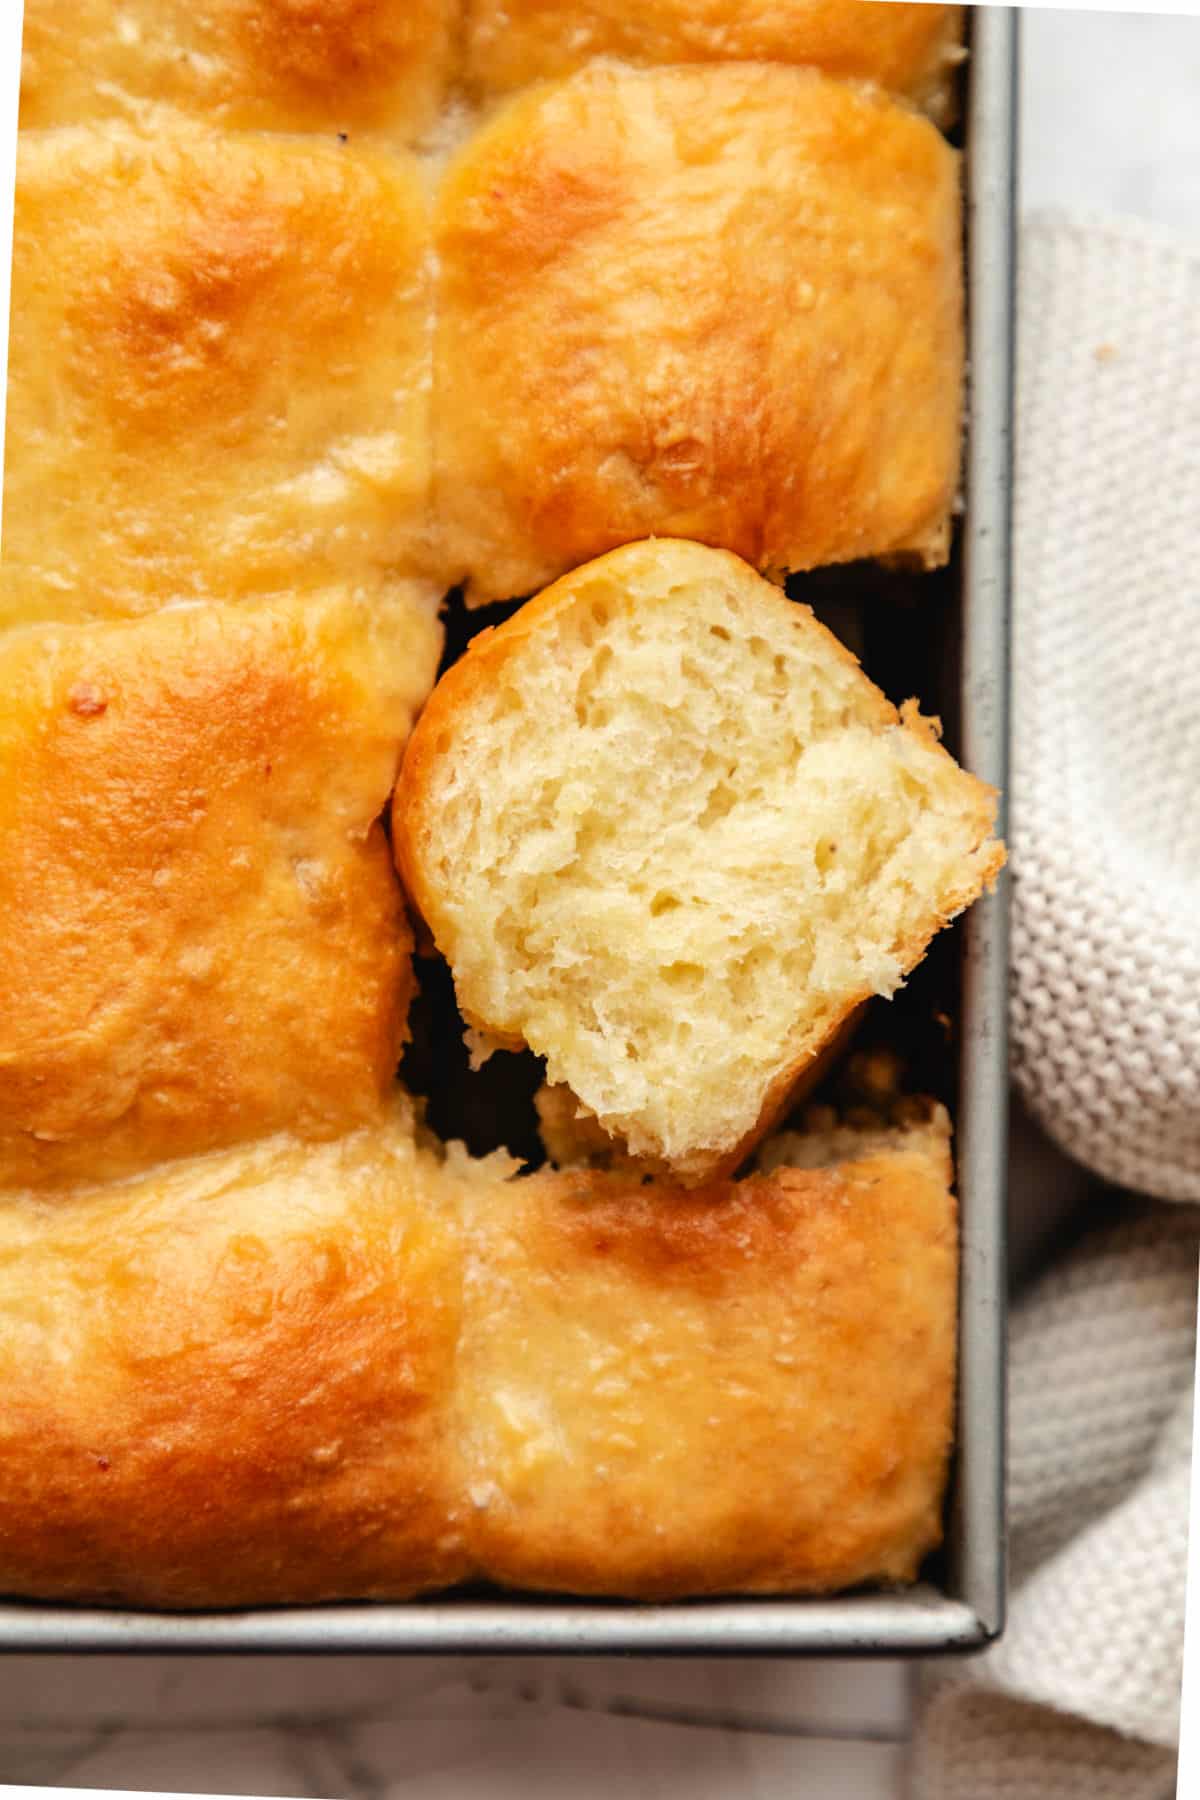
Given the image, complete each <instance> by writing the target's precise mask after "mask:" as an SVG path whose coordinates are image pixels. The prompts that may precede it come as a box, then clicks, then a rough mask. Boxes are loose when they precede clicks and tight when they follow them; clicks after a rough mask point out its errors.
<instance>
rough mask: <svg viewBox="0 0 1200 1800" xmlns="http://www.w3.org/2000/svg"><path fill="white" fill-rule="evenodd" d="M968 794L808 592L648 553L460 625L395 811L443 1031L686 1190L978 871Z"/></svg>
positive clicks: (687, 548) (883, 986)
mask: <svg viewBox="0 0 1200 1800" xmlns="http://www.w3.org/2000/svg"><path fill="white" fill-rule="evenodd" d="M995 805H996V797H995V794H994V792H993V791H992V790H991V789H990V788H987V787H985V786H984V785H983V784H982V783H980V782H978V781H976V780H975V779H974V778H973V777H972V776H970V775H967V774H965V773H964V772H963V771H962V770H961V769H959V768H958V767H957V766H956V764H955V763H954V761H953V760H952V758H951V757H950V756H949V755H947V753H946V751H945V750H943V749H942V748H941V746H940V745H939V744H938V742H937V730H936V724H935V723H933V722H931V721H929V720H926V719H923V718H922V717H921V716H920V714H919V713H918V711H917V709H916V706H915V704H914V703H911V702H910V703H909V704H908V705H906V706H905V708H904V710H903V712H902V713H901V714H898V713H897V712H896V710H895V708H894V707H893V706H891V705H890V704H889V702H888V701H887V700H886V699H885V698H884V696H883V694H881V693H880V692H879V690H878V689H877V688H876V687H874V686H873V685H872V684H871V682H869V681H868V680H867V678H866V676H865V675H863V673H862V672H861V670H860V669H859V667H858V664H857V662H856V661H855V659H854V658H853V657H852V656H851V655H850V654H849V652H848V651H846V650H845V649H843V648H842V646H841V645H840V644H839V643H838V642H837V640H836V639H835V638H834V637H832V636H831V634H830V633H829V632H827V631H826V630H825V629H824V628H823V627H822V626H820V625H819V624H818V623H817V622H816V620H815V619H814V618H813V616H812V614H811V613H810V612H809V611H808V609H807V608H806V607H803V606H800V605H797V604H795V603H793V602H792V601H790V600H788V599H787V598H786V597H785V596H784V595H783V594H781V593H780V592H779V590H778V589H776V588H775V587H773V586H772V585H771V584H770V583H769V582H766V581H764V580H762V579H761V577H759V576H757V575H755V574H754V572H753V571H752V570H751V569H748V568H747V567H746V566H745V565H744V564H743V563H740V562H739V561H738V560H737V559H736V558H735V557H733V556H730V555H729V554H727V553H725V552H720V551H714V550H708V549H705V548H703V547H702V546H699V545H696V544H687V543H675V542H669V541H666V542H663V541H660V542H654V543H647V544H637V545H630V546H627V547H626V548H624V549H623V550H619V551H614V552H612V553H611V554H610V555H608V556H606V557H602V558H600V559H599V560H598V561H596V562H594V563H592V564H589V565H588V566H586V567H585V568H583V569H580V570H577V571H576V572H575V573H574V574H573V575H570V576H568V577H566V578H565V579H563V580H562V581H560V582H558V583H557V584H556V585H555V586H554V587H552V588H550V589H549V590H548V591H547V592H546V593H544V594H542V595H540V596H539V597H538V598H537V599H536V600H534V601H531V602H530V603H528V604H527V605H526V606H524V607H522V608H521V609H520V610H519V611H518V612H517V613H515V614H514V615H513V616H512V617H511V618H510V619H509V620H508V621H507V622H506V623H505V624H504V625H502V626H500V627H499V628H498V629H496V630H493V631H489V632H485V633H481V634H480V635H479V636H477V637H476V638H475V639H474V640H473V641H472V643H471V645H470V647H469V648H468V650H467V652H466V654H465V656H463V657H462V658H461V659H460V660H459V661H458V662H457V663H455V664H454V665H453V667H452V668H451V669H450V670H449V671H448V673H447V674H446V675H444V676H443V678H442V680H441V681H440V682H439V684H438V686H437V688H436V689H435V690H434V693H433V695H432V697H431V699H430V701H429V704H428V706H427V707H426V709H425V711H424V713H423V715H422V717H421V719H420V722H419V723H418V725H417V728H416V730H415V732H414V734H413V736H412V738H411V740H410V742H409V745H408V749H407V751H406V753H405V757H404V763H403V768H402V772H401V779H400V783H399V786H398V788H397V793H396V799H395V803H394V813H393V819H394V839H395V843H396V848H397V854H398V857H399V862H400V868H401V871H402V874H403V876H404V879H405V881H406V883H407V886H408V890H409V893H410V894H411V896H412V898H413V900H414V902H415V904H416V905H417V907H418V908H419V910H420V912H421V914H422V916H423V918H424V919H425V921H426V923H427V924H428V926H429V928H430V929H431V931H432V933H433V937H434V939H435V941H436V943H437V946H438V948H439V949H440V950H441V952H442V954H443V955H444V956H445V957H446V959H447V961H448V962H449V964H450V967H451V969H452V971H453V974H454V981H455V987H456V990H457V994H458V1000H459V1005H460V1007H461V1009H462V1012H463V1014H464V1016H465V1017H466V1019H467V1020H468V1022H469V1023H470V1024H471V1025H472V1026H474V1027H476V1028H478V1029H479V1030H481V1031H482V1032H484V1033H486V1034H488V1036H489V1038H490V1039H492V1040H494V1041H495V1042H497V1043H499V1044H501V1045H505V1046H511V1047H518V1046H520V1045H522V1044H526V1045H528V1046H529V1048H530V1049H531V1050H534V1051H535V1052H537V1054H538V1055H540V1056H543V1057H545V1059H546V1065H547V1076H548V1079H549V1080H550V1081H551V1082H563V1083H565V1084H566V1085H567V1086H568V1087H569V1088H570V1089H571V1091H572V1093H573V1094H574V1095H576V1096H577V1098H578V1099H579V1100H580V1101H581V1102H582V1103H583V1106H584V1107H585V1108H587V1109H588V1110H589V1111H590V1112H591V1113H594V1114H595V1116H596V1118H597V1119H598V1120H599V1122H600V1123H601V1125H602V1126H603V1127H604V1129H605V1130H606V1131H607V1132H608V1133H609V1134H610V1135H615V1136H618V1137H619V1138H621V1139H622V1140H624V1142H625V1143H626V1144H627V1146H628V1148H629V1150H630V1151H631V1152H632V1154H633V1155H634V1156H636V1157H638V1158H642V1159H645V1160H646V1161H647V1162H649V1163H650V1164H652V1165H656V1166H665V1167H667V1168H669V1169H671V1170H672V1171H673V1172H674V1173H675V1174H677V1175H678V1176H679V1177H681V1178H682V1179H684V1180H686V1181H688V1182H698V1181H702V1180H705V1179H709V1178H711V1177H713V1176H714V1175H716V1174H719V1173H722V1172H728V1171H729V1170H731V1169H733V1168H734V1167H736V1165H737V1164H738V1163H739V1161H740V1160H741V1158H742V1157H743V1156H744V1155H745V1154H746V1152H747V1150H748V1149H749V1148H750V1147H751V1145H752V1144H753V1142H754V1141H755V1139H756V1138H757V1137H758V1136H760V1135H761V1134H762V1132H763V1131H765V1130H766V1129H767V1127H768V1126H769V1125H770V1123H771V1122H772V1120H773V1119H774V1118H775V1117H776V1116H777V1115H778V1113H779V1110H780V1108H781V1106H782V1105H783V1104H784V1103H785V1101H786V1100H787V1097H788V1095H789V1093H790V1092H791V1090H792V1089H793V1087H794V1085H795V1083H796V1081H797V1079H798V1078H799V1077H801V1076H802V1075H803V1073H804V1071H805V1070H806V1068H807V1067H808V1066H809V1065H810V1063H811V1061H812V1059H813V1058H814V1057H815V1056H817V1055H818V1054H819V1052H820V1051H821V1050H822V1048H823V1046H824V1045H825V1044H826V1043H827V1042H828V1040H829V1039H830V1037H831V1036H832V1035H833V1033H834V1032H835V1031H836V1030H837V1029H838V1028H839V1026H840V1025H841V1024H842V1022H843V1021H844V1020H846V1019H847V1018H848V1016H849V1015H850V1014H851V1013H852V1011H853V1010H854V1009H855V1008H856V1007H857V1006H858V1005H859V1004H860V1002H862V1001H863V1000H864V999H866V998H867V997H869V996H871V995H876V994H878V995H888V994H891V993H893V992H894V991H895V989H896V988H897V987H898V986H899V985H900V984H901V982H902V981H903V978H904V976H905V975H906V974H907V973H908V971H909V970H910V969H911V968H913V966H914V965H915V964H916V963H917V962H918V961H919V960H920V958H921V956H922V955H923V954H924V951H925V948H926V945H927V944H928V942H929V940H930V938H931V937H932V936H933V935H934V933H935V932H936V931H938V930H939V929H940V927H941V926H943V925H944V924H946V923H947V922H948V920H950V919H951V918H953V917H954V915H955V914H956V913H958V912H960V911H961V910H962V909H963V908H964V907H965V906H967V905H968V904H969V903H970V902H971V901H972V900H974V899H975V898H976V896H977V895H978V894H979V893H980V892H981V890H982V889H983V888H984V887H985V886H986V885H988V884H989V883H990V882H991V880H992V879H993V877H994V876H995V874H996V873H997V871H998V870H999V868H1000V867H1001V865H1002V863H1003V860H1004V851H1003V848H1002V846H1001V845H1000V844H999V843H997V842H996V841H995V840H994V839H993V838H992V836H991V827H992V824H993V821H994V817H995Z"/></svg>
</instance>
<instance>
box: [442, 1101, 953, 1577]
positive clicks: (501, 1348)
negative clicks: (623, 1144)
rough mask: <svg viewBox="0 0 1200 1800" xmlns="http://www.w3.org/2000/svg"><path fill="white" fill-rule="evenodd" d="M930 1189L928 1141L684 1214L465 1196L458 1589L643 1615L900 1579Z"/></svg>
mask: <svg viewBox="0 0 1200 1800" xmlns="http://www.w3.org/2000/svg"><path fill="white" fill-rule="evenodd" d="M948 1179H949V1172H948V1157H947V1149H946V1141H945V1137H944V1135H943V1137H942V1139H941V1142H940V1145H937V1144H935V1145H933V1146H932V1147H926V1146H925V1145H924V1144H923V1145H922V1146H921V1147H920V1148H919V1149H918V1150H916V1151H913V1152H898V1153H892V1154H890V1155H884V1156H881V1157H875V1158H871V1159H868V1160H866V1161H864V1162H862V1163H859V1164H855V1165H847V1166H843V1167H841V1168H837V1169H828V1170H806V1171H803V1172H801V1171H797V1170H786V1171H778V1172H777V1173H776V1174H775V1175H774V1176H772V1177H770V1178H767V1177H752V1178H749V1179H747V1180H746V1181H744V1182H741V1183H737V1184H730V1183H726V1184H716V1185H714V1186H712V1187H710V1188H707V1189H704V1190H701V1191H700V1192H696V1191H694V1190H693V1191H686V1192H685V1191H683V1190H678V1189H671V1188H668V1187H662V1186H660V1187H655V1188H647V1187H634V1188H633V1189H630V1187H629V1186H628V1182H627V1181H623V1180H622V1179H621V1178H620V1177H618V1176H605V1175H600V1174H586V1173H579V1174H573V1175H559V1176H533V1177H531V1178H530V1179H529V1180H527V1181H521V1182H516V1183H513V1184H511V1185H510V1186H509V1188H508V1190H507V1192H506V1194H505V1204H504V1205H502V1206H501V1205H490V1206H489V1207H488V1209H487V1212H486V1215H485V1214H484V1211H483V1206H484V1203H486V1202H488V1201H490V1199H491V1195H490V1194H487V1193H485V1194H484V1195H483V1197H482V1200H481V1203H480V1204H479V1205H478V1206H477V1207H476V1208H475V1211H474V1214H473V1217H474V1226H473V1229H471V1230H470V1231H469V1233H468V1243H469V1250H468V1277H467V1287H466V1293H467V1299H466V1303H465V1308H464V1324H463V1337H462V1342H461V1345H460V1348H459V1361H458V1388H457V1392H458V1416H459V1420H460V1426H459V1429H460V1432H461V1435H462V1441H463V1444H464V1455H465V1457H466V1460H467V1463H468V1466H469V1470H470V1483H471V1485H470V1487H469V1489H468V1498H469V1499H471V1500H472V1502H473V1504H474V1509H475V1518H474V1521H473V1523H472V1525H471V1527H470V1531H471V1538H472V1543H473V1545H474V1547H475V1550H476V1555H477V1558H478V1561H479V1563H480V1565H481V1567H483V1568H484V1569H486V1570H487V1572H488V1574H489V1575H490V1576H491V1578H492V1579H493V1580H496V1581H499V1582H501V1583H504V1584H506V1585H509V1586H515V1587H523V1588H539V1589H549V1590H555V1591H560V1592H563V1593H581V1594H619V1595H626V1596H629V1597H631V1598H635V1599H641V1600H667V1599H675V1598H682V1597H683V1596H686V1595H700V1594H720V1593H735V1592H737V1593H804V1592H816V1591H822V1590H828V1589H831V1588H842V1587H850V1586H854V1585H855V1584H857V1583H859V1582H864V1581H868V1580H885V1581H907V1580H911V1579H912V1578H913V1577H914V1576H915V1574H916V1572H917V1568H918V1566H919V1564H920V1561H921V1559H922V1557H923V1556H924V1555H925V1554H926V1553H927V1552H928V1551H929V1550H930V1549H932V1548H933V1547H934V1546H935V1545H936V1544H937V1543H938V1542H939V1539H940V1535H941V1531H940V1508H941V1498H942V1487H943V1483H944V1479H945V1470H946V1458H947V1453H948V1448H949V1443H950V1432H951V1406H952V1395H953V1368H954V1309H955V1270H956V1251H955V1218H954V1205H953V1201H952V1199H951V1197H950V1194H949V1191H948Z"/></svg>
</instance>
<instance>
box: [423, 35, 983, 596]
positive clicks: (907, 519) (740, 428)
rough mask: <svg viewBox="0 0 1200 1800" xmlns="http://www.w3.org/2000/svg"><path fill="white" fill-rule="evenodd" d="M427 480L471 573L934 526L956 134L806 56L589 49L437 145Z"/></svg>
mask: <svg viewBox="0 0 1200 1800" xmlns="http://www.w3.org/2000/svg"><path fill="white" fill-rule="evenodd" d="M437 241H438V249H439V253H440V258H441V264H442V278H441V287H440V319H439V329H438V350H437V373H436V402H435V405H436V410H437V417H438V467H437V496H438V506H439V511H440V522H441V527H442V530H443V532H444V536H445V552H446V559H447V563H448V566H449V567H450V569H451V570H452V572H453V573H454V574H456V575H461V576H466V577H467V578H468V580H469V582H470V590H471V596H472V597H473V598H474V599H476V600H480V601H482V600H487V599H489V598H492V597H495V596H511V595H515V594H525V593H529V592H530V591H532V590H533V589H534V588H536V587H538V586H540V585H542V584H543V583H544V582H546V581H548V580H550V579H551V578H552V577H554V576H556V575H559V574H561V573H562V572H563V571H564V570H566V569H568V568H571V567H574V566H576V565H578V564H579V563H581V562H584V561H586V560H587V559H588V558H589V557H591V556H594V555H597V554H598V553H599V552H601V551H603V550H607V549H610V548H612V547H613V546H615V545H617V544H621V543H624V542H627V541H629V540H631V539H635V538H642V537H649V536H672V537H681V538H696V539H700V540H702V541H703V542H705V543H708V544H713V545H716V546H719V547H721V548H724V549H729V550H734V551H736V552H737V553H738V554H739V555H741V556H743V557H745V559H746V560H747V561H748V562H751V563H753V564H754V565H755V566H756V567H757V568H760V569H763V570H767V571H781V570H792V569H808V568H812V567H815V566H816V565H818V564H822V563H833V562H844V561H849V560H851V559H854V558H858V557H873V556H880V557H882V556H896V555H898V554H901V553H903V554H905V555H908V556H911V557H914V558H917V559H919V560H921V561H923V562H925V563H936V562H938V561H940V560H941V559H942V558H943V557H944V556H945V553H946V549H947V545H948V541H949V520H950V509H951V505H952V502H953V500H954V495H955V489H956V483H957V477H958V453H959V417H960V404H961V392H960V389H961V372H962V318H961V308H962V302H961V291H960V290H961V277H960V268H959V190H958V164H957V158H956V156H955V153H954V152H953V151H952V150H951V149H950V148H949V147H948V146H947V144H946V143H945V141H944V139H942V138H941V137H940V136H939V135H938V133H937V132H936V131H935V130H934V128H933V126H932V125H930V124H929V123H928V122H927V121H926V120H923V119H920V118H918V117H916V116H915V115H914V114H913V113H911V112H909V111H907V110H905V109H903V108H901V107H899V106H897V105H895V104H894V103H892V102H891V101H888V100H886V99H883V98H881V97H878V96H873V95H872V94H870V93H868V92H866V91H863V90H859V89H856V88H852V87H849V86H846V85H843V84H841V83H839V82H835V81H832V80H829V79H827V78H825V77H824V76H821V75H817V74H814V73H812V72H811V71H805V70H797V69H787V68H778V67H768V66H760V65H750V64H747V65H734V64H726V65H721V66H719V67H711V68H691V69H686V68H685V69H669V70H659V71H654V72H638V71H627V70H620V69H615V68H612V67H608V66H602V65H593V66H592V67H591V68H590V69H588V70H587V71H585V72H584V73H583V74H581V75H578V76H575V77H573V78H572V79H570V80H568V81H565V82H562V83H560V84H558V85H554V86H551V87H549V88H545V89H537V90H535V91H534V92H533V93H531V94H528V95H525V96H523V97H521V98H519V99H517V100H516V101H514V102H513V103H512V104H510V105H509V106H507V107H506V108H505V109H504V110H503V111H502V112H501V114H500V115H499V116H498V117H497V118H496V119H495V120H494V121H493V122H492V123H491V124H490V125H489V126H487V127H485V128H484V129H483V130H482V131H481V132H480V133H479V134H478V135H477V136H476V137H475V138H474V139H473V140H472V141H471V142H470V143H469V144H468V146H467V147H466V149H465V150H464V151H463V152H462V153H461V155H460V157H459V158H458V160H457V162H456V163H455V164H454V165H453V166H452V167H451V169H450V171H449V173H448V175H447V178H446V181H445V184H444V187H443V190H442V194H441V198H440V202H439V212H438V222H437Z"/></svg>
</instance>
